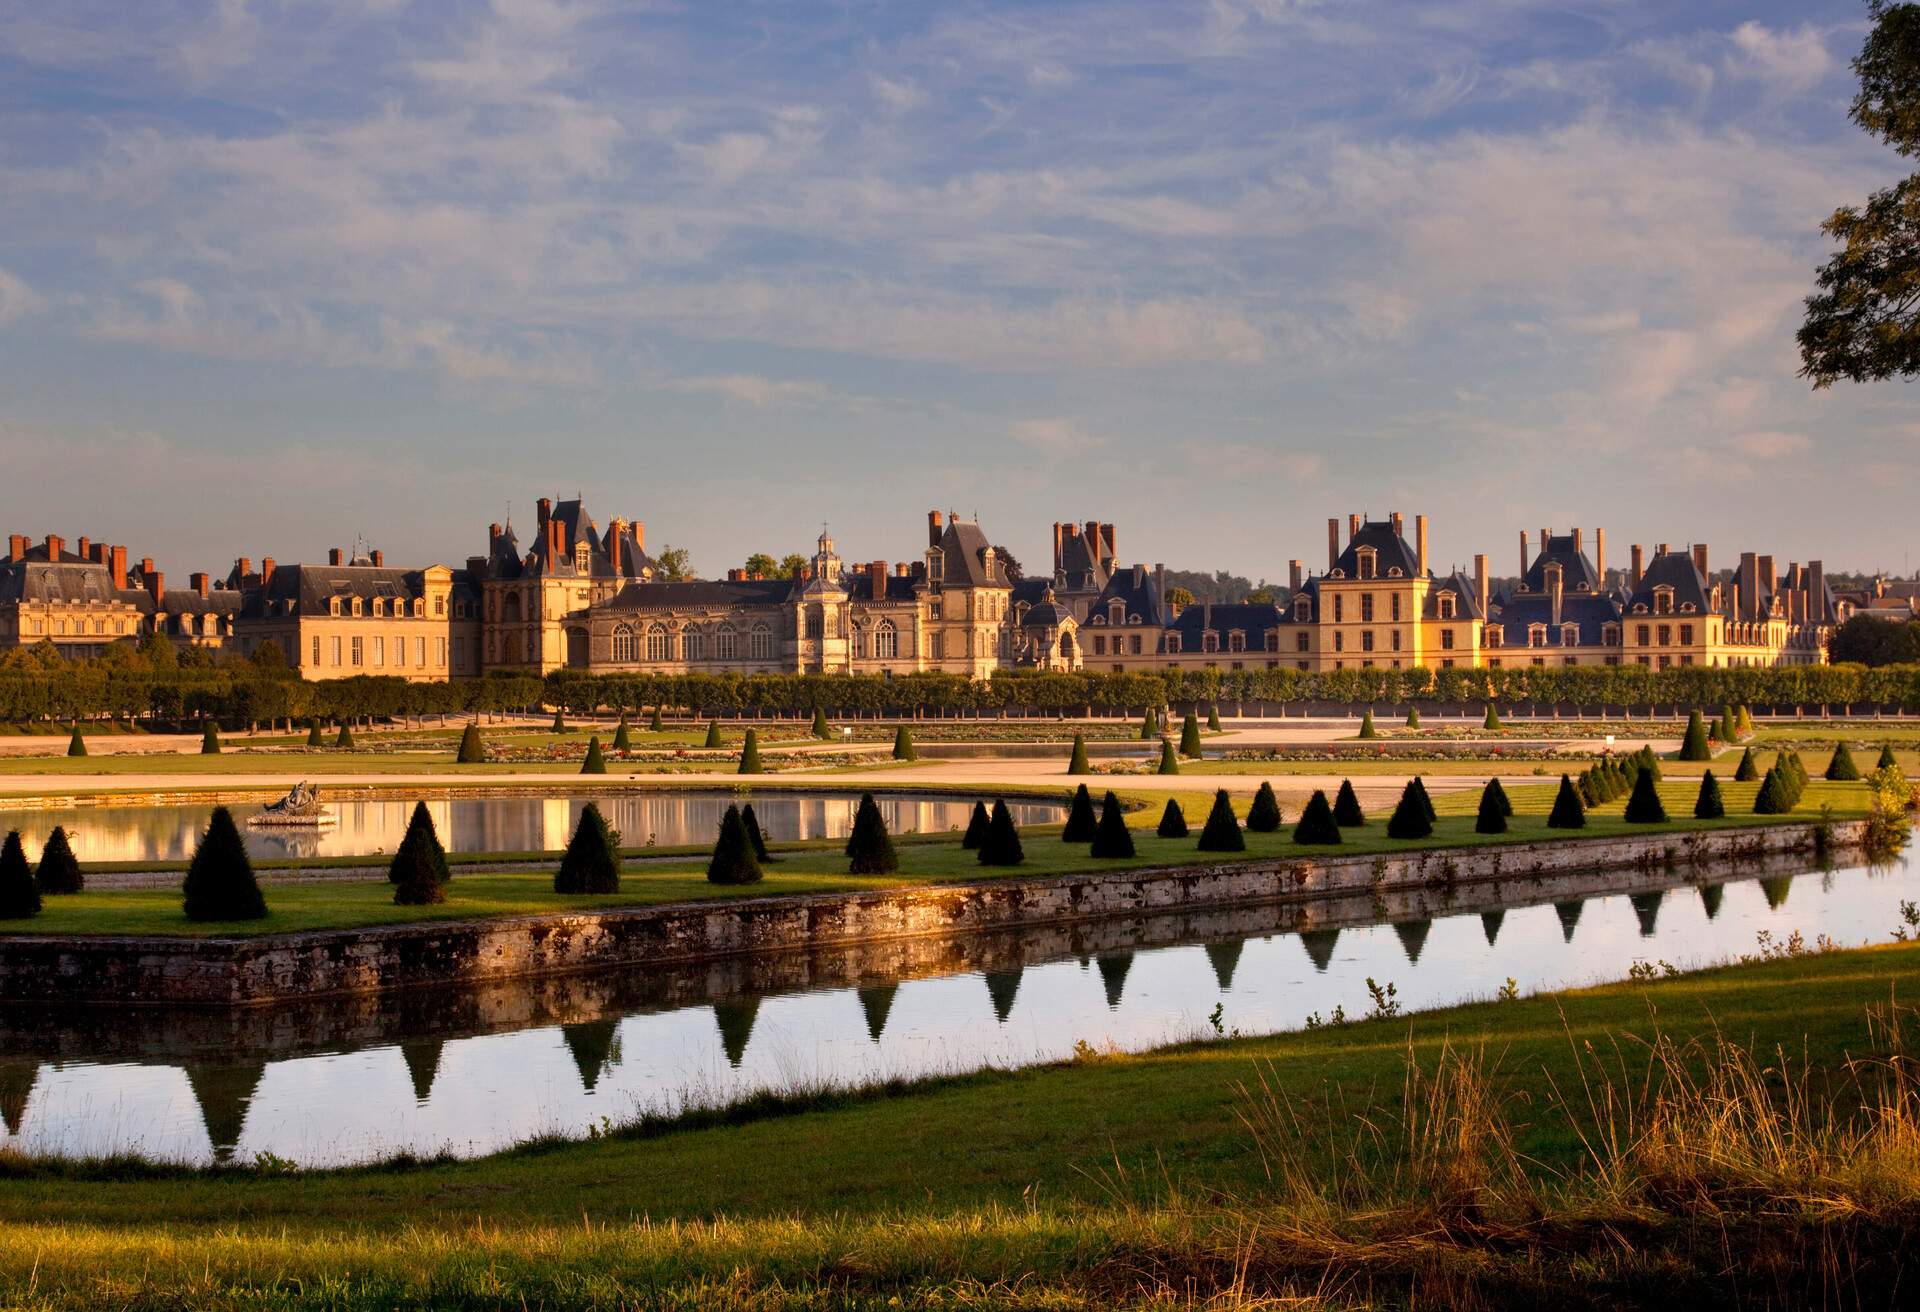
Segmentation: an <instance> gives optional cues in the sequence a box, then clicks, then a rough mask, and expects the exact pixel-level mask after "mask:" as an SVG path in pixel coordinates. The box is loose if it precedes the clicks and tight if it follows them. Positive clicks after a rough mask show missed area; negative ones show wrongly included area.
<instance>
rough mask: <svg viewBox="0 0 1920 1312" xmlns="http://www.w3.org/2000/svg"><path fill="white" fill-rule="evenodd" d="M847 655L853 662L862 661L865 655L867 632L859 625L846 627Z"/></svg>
mask: <svg viewBox="0 0 1920 1312" xmlns="http://www.w3.org/2000/svg"><path fill="white" fill-rule="evenodd" d="M847 653H848V655H850V656H852V657H853V658H854V659H855V660H864V659H865V658H866V654H867V631H866V629H865V628H864V627H863V626H861V625H859V624H849V625H848V626H847Z"/></svg>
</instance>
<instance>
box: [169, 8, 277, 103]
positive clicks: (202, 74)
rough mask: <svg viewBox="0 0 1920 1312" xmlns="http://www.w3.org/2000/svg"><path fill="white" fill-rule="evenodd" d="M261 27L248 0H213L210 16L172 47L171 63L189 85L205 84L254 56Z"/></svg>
mask: <svg viewBox="0 0 1920 1312" xmlns="http://www.w3.org/2000/svg"><path fill="white" fill-rule="evenodd" d="M260 30H261V29H260V19H259V18H258V17H257V16H256V15H255V14H254V13H253V11H252V10H251V9H249V8H248V0H215V2H214V6H213V15H212V17H211V18H210V19H209V20H208V21H207V23H206V24H205V25H204V26H202V27H200V28H199V29H198V30H196V31H195V32H194V33H193V34H192V35H191V36H189V37H188V38H187V39H186V40H184V41H182V42H181V43H180V45H179V46H178V48H177V49H175V51H174V53H173V59H174V63H175V64H176V65H177V66H178V67H179V69H180V71H181V73H182V74H183V75H184V76H185V77H186V79H187V81H188V82H189V83H190V84H191V85H193V86H196V87H198V86H205V85H206V84H207V83H208V82H210V81H212V80H213V79H214V78H215V77H217V76H218V75H219V74H221V73H224V72H226V71H227V70H229V69H233V68H238V67H240V66H241V65H243V64H245V63H246V62H247V61H248V60H249V59H251V58H252V57H253V53H254V50H255V48H256V46H257V45H258V44H259V41H260Z"/></svg>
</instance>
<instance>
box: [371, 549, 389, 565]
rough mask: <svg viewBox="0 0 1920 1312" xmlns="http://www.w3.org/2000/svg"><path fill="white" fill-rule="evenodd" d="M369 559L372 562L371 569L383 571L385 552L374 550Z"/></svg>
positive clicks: (385, 558) (385, 559) (385, 562)
mask: <svg viewBox="0 0 1920 1312" xmlns="http://www.w3.org/2000/svg"><path fill="white" fill-rule="evenodd" d="M369 558H370V559H371V560H372V561H373V567H374V568H375V569H384V568H385V567H386V564H387V553H386V552H384V551H379V550H375V551H374V552H373V553H372V554H371V556H370V557H369Z"/></svg>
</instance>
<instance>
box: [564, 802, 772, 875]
mask: <svg viewBox="0 0 1920 1312" xmlns="http://www.w3.org/2000/svg"><path fill="white" fill-rule="evenodd" d="M727 809H728V810H729V811H732V812H734V820H735V821H736V822H737V821H738V820H739V818H740V816H739V812H738V811H737V809H736V808H734V807H728V808H727ZM745 838H746V832H745V830H742V831H741V839H742V840H743V841H744V840H745ZM553 891H554V892H556V893H618V892H619V891H620V835H619V834H618V833H616V832H614V830H612V829H611V828H609V827H608V826H607V819H606V817H605V816H603V815H601V814H600V808H599V807H598V806H595V805H594V804H593V803H592V802H588V803H587V804H586V806H585V807H583V808H582V809H581V811H580V823H579V825H578V826H576V827H575V828H574V831H573V840H572V841H571V842H569V843H568V844H567V851H566V854H565V855H564V856H562V857H561V858H560V869H559V871H558V872H556V873H555V874H554V877H553Z"/></svg>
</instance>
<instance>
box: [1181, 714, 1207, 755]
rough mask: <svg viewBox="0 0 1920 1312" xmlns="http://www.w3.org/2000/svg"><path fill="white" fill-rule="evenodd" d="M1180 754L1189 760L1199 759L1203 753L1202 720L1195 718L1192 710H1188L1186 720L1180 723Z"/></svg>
mask: <svg viewBox="0 0 1920 1312" xmlns="http://www.w3.org/2000/svg"><path fill="white" fill-rule="evenodd" d="M1180 755H1182V756H1184V757H1186V758H1187V759H1188V760H1189V761H1197V760H1199V759H1200V757H1201V755H1202V752H1201V748H1200V721H1199V720H1197V719H1195V718H1194V715H1193V712H1192V711H1188V712H1187V718H1186V720H1185V721H1183V722H1182V723H1181V725H1180Z"/></svg>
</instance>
